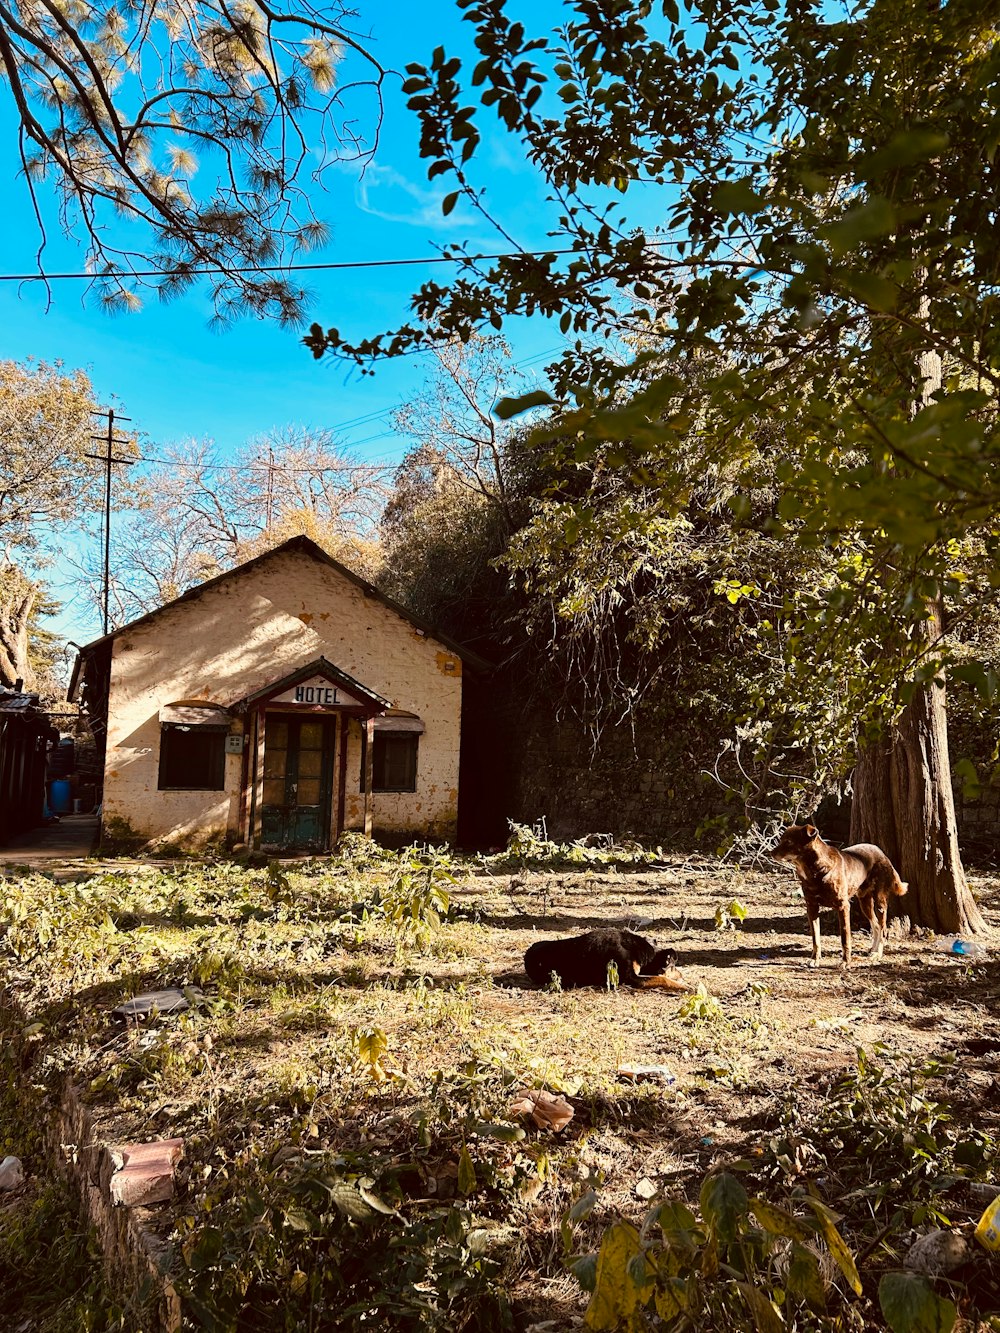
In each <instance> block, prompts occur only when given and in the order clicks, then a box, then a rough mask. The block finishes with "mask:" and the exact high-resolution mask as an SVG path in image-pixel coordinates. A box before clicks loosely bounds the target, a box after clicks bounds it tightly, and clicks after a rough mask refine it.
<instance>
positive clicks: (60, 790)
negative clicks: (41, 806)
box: [49, 778, 73, 815]
mask: <svg viewBox="0 0 1000 1333" xmlns="http://www.w3.org/2000/svg"><path fill="white" fill-rule="evenodd" d="M49 805H50V806H51V808H52V813H53V814H56V815H68V814H69V812H70V810H72V808H73V789H72V787H71V786H70V784H69V782H68V781H66V779H64V778H57V779H56V780H55V782H53V783H52V785H51V786H50V788H49Z"/></svg>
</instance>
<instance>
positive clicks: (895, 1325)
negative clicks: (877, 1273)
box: [878, 1273, 958, 1333]
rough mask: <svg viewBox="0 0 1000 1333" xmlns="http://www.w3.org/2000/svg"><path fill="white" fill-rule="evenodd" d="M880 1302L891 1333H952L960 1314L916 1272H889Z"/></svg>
mask: <svg viewBox="0 0 1000 1333" xmlns="http://www.w3.org/2000/svg"><path fill="white" fill-rule="evenodd" d="M878 1300H879V1305H880V1306H881V1307H882V1313H883V1315H885V1321H886V1323H887V1324H888V1325H889V1327H890V1329H891V1330H892V1333H951V1330H952V1328H954V1326H955V1318H956V1315H957V1313H958V1312H957V1311H956V1309H955V1306H954V1305H953V1304H952V1302H951V1301H949V1300H946V1299H945V1298H944V1297H942V1296H939V1295H938V1294H937V1292H936V1291H935V1290H934V1288H933V1287H932V1286H931V1284H930V1282H929V1281H928V1280H927V1278H925V1277H921V1276H919V1275H918V1274H917V1273H886V1275H885V1276H884V1277H883V1278H882V1280H881V1282H880V1283H879V1284H878Z"/></svg>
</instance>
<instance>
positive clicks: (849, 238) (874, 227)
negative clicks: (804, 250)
mask: <svg viewBox="0 0 1000 1333" xmlns="http://www.w3.org/2000/svg"><path fill="white" fill-rule="evenodd" d="M897 221H898V219H897V214H896V210H895V208H894V207H893V205H892V204H891V203H890V202H889V200H888V199H884V198H882V196H881V195H872V196H871V197H870V198H868V199H865V200H863V201H862V202H860V203H858V204H855V206H854V207H853V208H851V209H849V210H848V211H847V212H846V213H844V214H843V215H842V216H841V217H840V218H838V219H837V221H836V222H830V223H826V224H825V225H823V226H820V227H819V228H818V229H817V233H818V235H819V236H821V237H822V238H823V239H824V240H825V241H826V242H827V244H828V245H829V247H830V249H831V250H832V251H833V253H834V254H835V255H845V254H849V253H850V252H851V251H852V250H856V249H857V248H858V246H860V245H861V244H863V243H864V242H865V241H874V240H879V239H881V238H882V237H883V236H888V235H889V234H890V233H891V232H893V231H895V229H896V225H897Z"/></svg>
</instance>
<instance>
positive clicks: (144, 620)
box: [68, 536, 491, 699]
mask: <svg viewBox="0 0 1000 1333" xmlns="http://www.w3.org/2000/svg"><path fill="white" fill-rule="evenodd" d="M288 551H297V552H299V553H300V554H302V555H307V556H309V557H310V558H311V559H313V560H317V561H319V562H320V564H324V565H327V566H328V567H329V568H330V569H333V570H336V572H337V573H338V574H339V575H340V576H341V577H342V578H345V579H347V581H348V582H349V583H353V584H354V586H355V587H356V588H360V589H361V591H362V592H363V593H364V595H365V596H366V597H371V598H373V599H374V600H375V601H377V602H381V604H382V605H383V606H385V607H387V608H388V609H389V610H390V611H394V612H395V613H396V615H397V616H399V617H400V618H401V619H403V620H407V621H409V623H410V624H411V625H412V626H413V627H414V629H417V630H420V632H421V633H422V634H425V635H427V637H428V638H431V639H434V640H436V641H437V642H438V643H440V644H442V645H443V646H444V647H445V648H447V649H448V650H449V651H450V652H453V653H454V654H455V656H456V657H459V658H461V660H462V661H463V662H464V663H465V664H466V665H467V666H470V667H472V669H473V670H474V671H489V670H490V669H491V668H490V663H489V662H487V661H486V659H485V658H483V657H479V656H478V654H476V653H473V652H471V651H470V650H469V649H468V648H464V647H463V646H462V645H461V644H460V643H456V642H455V640H454V639H450V638H448V637H447V635H444V634H441V633H439V631H438V630H436V629H435V628H434V626H433V625H430V624H428V623H427V621H425V620H421V618H420V617H419V616H415V615H414V614H413V612H412V611H407V609H406V607H405V606H401V605H400V604H399V603H398V602H394V601H393V600H392V599H391V598H390V597H386V596H385V594H384V593H381V592H379V590H378V588H376V587H375V585H374V584H373V583H369V582H368V581H367V580H366V579H363V578H361V577H360V575H358V574H355V573H354V572H353V570H350V569H348V568H347V566H346V565H342V564H341V563H340V561H339V560H334V558H333V556H332V555H328V554H327V552H326V551H324V550H323V548H322V546H320V545H319V544H318V543H317V542H314V541H313V540H312V538H311V537H305V536H299V537H290V538H289V539H288V541H285V542H282V543H281V544H280V545H279V546H272V547H271V549H270V550H269V551H265V552H264V553H263V554H262V555H257V556H254V558H253V559H252V560H247V561H245V562H244V563H243V564H242V565H234V566H233V568H232V569H227V570H226V571H225V572H224V573H222V574H216V575H215V577H214V578H211V579H207V580H206V581H205V582H204V583H198V584H196V585H195V586H194V587H193V588H188V590H187V592H182V593H181V595H180V596H179V597H175V598H174V599H173V601H172V602H165V603H164V605H163V606H158V607H157V608H156V610H155V611H147V612H146V614H145V615H144V616H138V617H137V618H136V619H135V620H130V621H129V622H128V624H127V625H122V626H121V628H120V629H116V630H112V631H111V633H110V634H102V635H101V637H100V638H99V639H92V640H91V641H90V643H85V644H84V645H83V647H82V648H81V649H80V654H79V656H78V657H77V663H76V666H75V667H74V670H73V678H72V680H71V681H70V687H69V691H68V697H69V698H70V699H72V698H73V691H74V689H75V686H76V681H77V675H78V671H79V665H80V661H81V659H82V657H83V656H84V654H89V653H92V652H93V651H94V650H95V649H96V648H99V647H101V645H102V644H110V643H112V642H113V641H114V640H115V639H117V638H118V636H119V635H120V634H127V633H128V632H129V630H134V629H136V628H137V627H138V626H139V625H146V624H148V623H149V622H150V621H151V620H155V619H156V617H157V616H159V615H162V614H163V612H164V611H170V610H172V609H173V608H174V607H175V606H180V605H181V603H182V602H192V601H194V600H195V599H196V598H198V597H200V596H201V595H202V593H204V592H207V591H208V590H209V589H210V588H216V587H218V586H219V584H220V583H223V582H224V581H225V580H226V579H231V578H239V577H241V576H242V575H243V574H245V573H246V572H247V571H248V570H251V569H253V568H254V567H255V566H257V565H259V564H261V563H262V562H263V561H265V560H270V559H272V558H273V557H274V556H275V555H278V554H279V553H281V552H288Z"/></svg>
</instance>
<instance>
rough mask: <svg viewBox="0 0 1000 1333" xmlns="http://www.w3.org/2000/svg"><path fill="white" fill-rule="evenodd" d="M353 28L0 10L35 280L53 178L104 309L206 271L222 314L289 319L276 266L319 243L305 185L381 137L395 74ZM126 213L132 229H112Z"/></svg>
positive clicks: (343, 11)
mask: <svg viewBox="0 0 1000 1333" xmlns="http://www.w3.org/2000/svg"><path fill="white" fill-rule="evenodd" d="M354 17H355V16H354V14H353V11H351V10H350V9H348V8H347V7H346V6H345V5H344V4H341V3H334V4H332V5H329V6H315V5H313V4H311V3H308V0H306V2H304V3H301V4H295V3H277V4H272V3H269V2H268V0H244V3H241V4H239V5H237V6H232V5H229V4H227V3H226V2H225V0H196V3H193V4H188V3H183V0H151V3H149V4H145V5H142V6H139V7H136V6H131V5H118V4H116V3H113V2H112V0H98V3H95V4H89V5H86V6H82V7H73V6H66V5H61V4H55V3H52V2H51V0H40V2H38V3H35V2H34V0H10V2H9V3H2V4H0V70H2V72H3V85H4V88H5V89H6V92H7V95H8V96H9V99H10V102H11V109H12V110H13V112H14V114H15V117H16V124H17V127H18V128H17V136H18V137H17V145H18V152H19V154H20V158H21V163H22V166H23V169H24V178H25V182H26V186H27V189H28V191H29V193H30V196H31V202H32V206H33V208H34V211H35V216H36V218H37V220H38V229H39V249H38V264H39V269H40V271H44V260H45V256H44V252H45V246H46V240H47V230H46V228H47V217H48V214H49V211H50V210H49V206H48V205H49V192H48V191H47V190H46V189H43V188H42V182H45V181H48V182H51V184H52V186H53V187H54V190H55V194H56V197H57V199H58V210H59V211H58V216H59V220H60V222H61V223H62V225H63V226H64V227H65V228H66V230H67V231H69V230H70V229H71V228H73V227H74V226H75V225H76V224H79V225H80V226H81V227H82V232H83V235H84V237H85V238H86V245H87V256H86V257H87V266H88V268H89V269H90V270H91V271H92V272H93V274H94V281H95V283H97V285H98V287H99V289H100V291H101V293H102V297H103V299H104V300H106V301H107V302H108V303H109V304H110V305H112V306H124V307H125V308H128V307H130V306H132V305H134V304H136V302H137V296H136V287H137V286H138V285H139V281H141V280H145V279H148V278H150V277H152V279H153V281H155V282H156V283H157V284H158V285H159V287H160V290H161V292H162V293H163V294H164V295H166V296H169V295H172V294H174V293H176V292H177V291H179V290H181V289H183V288H184V287H185V286H187V285H189V284H190V283H191V282H192V281H194V280H195V277H196V274H197V273H198V272H199V271H200V272H207V273H208V275H209V280H210V283H211V287H212V290H213V295H214V299H215V303H216V309H217V311H218V312H219V314H220V315H223V316H225V315H229V314H232V313H233V311H234V310H238V309H240V308H249V309H250V310H251V311H253V312H255V313H257V314H266V315H273V316H277V317H278V318H279V319H281V320H283V321H294V320H296V319H297V318H298V317H299V315H300V313H301V308H302V301H303V296H304V293H303V292H302V290H301V288H299V287H298V286H297V285H296V284H295V283H293V282H291V281H289V280H288V278H287V277H286V276H283V275H282V273H281V268H282V266H283V265H284V264H285V263H286V262H287V261H288V259H289V258H290V257H294V255H295V254H296V253H299V252H302V251H308V250H311V249H314V248H315V246H316V245H318V244H320V243H321V242H323V241H324V240H325V239H326V236H327V229H326V226H325V224H324V223H322V222H321V221H320V220H318V219H317V218H316V216H315V215H314V213H313V211H312V208H311V205H310V201H309V198H308V194H307V180H308V179H309V178H311V177H314V176H315V175H316V174H318V173H319V172H321V171H323V170H324V169H325V168H326V167H327V166H329V165H330V164H331V163H333V162H337V161H344V160H345V159H347V160H359V159H362V160H363V159H364V158H366V157H367V156H368V155H369V154H370V153H371V151H372V148H373V145H374V142H375V140H376V138H377V134H378V126H379V122H380V118H381V96H382V93H381V90H382V83H383V79H384V77H385V73H384V71H383V70H382V68H381V66H380V65H379V63H378V61H377V60H375V58H374V57H373V56H372V55H371V53H370V52H369V51H368V49H367V48H366V46H365V45H364V42H363V41H362V40H361V39H360V38H359V36H358V35H357V33H356V32H355V31H354V30H353V27H352V23H353V20H354ZM342 63H343V68H344V70H346V71H347V76H346V80H345V81H344V82H343V83H340V82H339V78H340V74H341V64H342ZM366 91H367V93H368V94H369V97H368V99H367V100H368V102H369V105H368V106H367V108H366V107H365V106H364V101H365V96H364V94H365V92H366ZM359 99H360V104H359ZM359 116H360V117H361V119H367V120H368V121H369V122H370V138H369V139H368V141H367V142H363V140H362V137H361V133H360V130H359V128H358V125H359ZM317 145H321V151H320V152H319V153H318V154H317V152H316V151H315V150H316V146H317ZM122 218H124V219H125V220H126V221H128V222H132V223H136V224H138V226H137V227H135V228H131V229H130V228H128V227H125V228H122V227H114V226H110V225H109V224H110V223H112V222H114V220H115V219H122ZM133 278H134V279H136V280H135V281H133V280H132V279H133Z"/></svg>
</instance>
